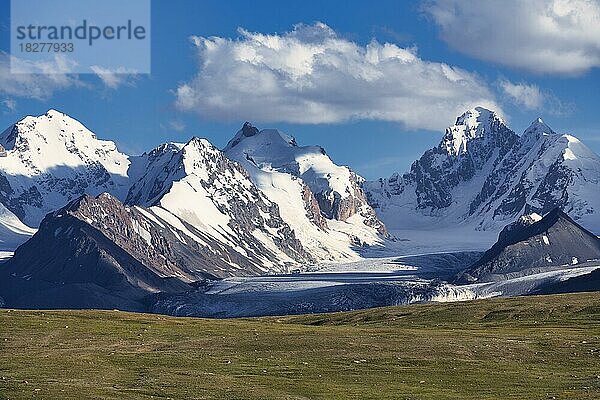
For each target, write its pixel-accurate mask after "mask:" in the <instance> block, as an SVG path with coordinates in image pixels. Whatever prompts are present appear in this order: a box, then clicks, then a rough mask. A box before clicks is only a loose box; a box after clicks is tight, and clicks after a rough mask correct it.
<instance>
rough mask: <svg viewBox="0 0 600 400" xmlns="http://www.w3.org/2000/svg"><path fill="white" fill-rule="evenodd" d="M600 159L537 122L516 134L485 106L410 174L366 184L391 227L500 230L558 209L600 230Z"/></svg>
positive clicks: (469, 115)
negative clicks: (529, 215)
mask: <svg viewBox="0 0 600 400" xmlns="http://www.w3.org/2000/svg"><path fill="white" fill-rule="evenodd" d="M599 183H600V157H598V156H597V155H596V154H594V153H593V152H592V151H591V150H589V149H588V148H587V147H586V146H585V145H583V144H582V143H581V142H580V141H579V140H577V139H576V138H575V137H573V136H571V135H561V134H557V133H555V132H554V131H552V130H551V129H550V128H549V127H548V126H547V125H545V124H544V123H543V122H542V120H541V119H537V120H535V121H534V122H533V123H532V125H531V126H530V127H529V128H528V129H527V130H526V131H525V133H524V134H523V135H522V136H518V135H516V134H515V133H514V132H513V131H512V130H510V129H509V128H508V127H507V126H506V124H505V122H504V121H503V120H502V118H500V117H499V116H498V115H497V114H496V113H494V112H492V111H490V110H486V109H484V108H481V107H477V108H475V109H472V110H469V111H467V112H466V113H465V114H463V115H462V116H460V117H458V119H457V120H456V123H455V125H453V126H451V127H449V128H448V129H447V130H446V133H445V135H444V137H443V138H442V141H441V142H440V144H439V145H438V146H436V147H434V148H432V149H430V150H428V151H426V152H425V153H424V154H423V155H422V156H421V157H420V158H419V159H418V160H417V161H415V162H414V163H413V164H412V167H411V169H410V171H409V172H407V173H405V174H402V175H401V174H394V175H392V176H391V177H390V178H387V179H380V180H378V181H371V182H366V183H365V184H364V188H365V191H366V192H367V195H368V197H369V200H370V202H371V204H372V205H373V206H374V208H375V209H376V210H377V212H378V215H379V216H380V217H381V219H382V220H383V221H384V222H385V223H386V225H387V226H388V228H389V229H391V230H401V229H405V230H406V229H414V230H420V229H430V228H431V227H432V226H436V227H437V229H438V230H443V229H445V228H452V229H455V228H456V227H458V226H463V227H466V228H467V230H471V231H473V230H479V231H490V232H498V231H499V230H500V229H501V228H502V227H503V226H505V225H506V224H508V223H510V222H512V221H514V220H516V219H517V218H518V217H519V216H521V215H523V214H530V213H533V212H537V213H540V214H544V213H547V212H548V211H550V210H552V209H554V208H555V207H559V208H561V209H562V210H564V211H565V212H567V213H568V214H569V215H570V216H571V217H573V218H574V219H575V220H576V221H577V222H578V223H580V224H582V225H583V226H585V227H586V228H588V229H590V230H592V231H594V232H600V185H599Z"/></svg>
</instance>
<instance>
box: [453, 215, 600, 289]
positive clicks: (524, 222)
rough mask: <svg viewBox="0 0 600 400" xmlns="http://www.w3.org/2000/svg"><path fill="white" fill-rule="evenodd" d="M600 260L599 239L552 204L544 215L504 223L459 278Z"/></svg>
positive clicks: (515, 274) (498, 277) (469, 279)
mask: <svg viewBox="0 0 600 400" xmlns="http://www.w3.org/2000/svg"><path fill="white" fill-rule="evenodd" d="M592 260H600V240H599V239H598V238H597V237H596V236H595V235H594V234H592V233H590V232H589V231H587V230H586V229H584V228H583V227H581V226H580V225H578V224H577V223H575V222H574V221H573V220H572V219H571V218H570V217H569V216H568V215H567V214H565V213H564V212H562V211H561V210H560V209H558V208H556V209H554V210H552V211H551V212H549V213H548V214H547V215H546V216H545V217H544V218H540V217H539V215H537V214H534V215H533V216H529V217H524V218H521V219H520V220H519V221H517V222H514V223H512V224H510V225H508V226H506V227H505V228H504V229H503V230H502V232H500V235H499V237H498V241H497V242H496V244H494V246H492V248H491V249H489V250H488V251H487V252H485V253H484V255H483V256H482V257H481V259H480V260H478V261H477V262H475V263H474V264H473V265H472V266H470V267H469V268H467V269H466V270H465V271H464V272H462V273H461V274H459V277H458V281H459V282H463V283H464V282H473V281H477V282H486V281H495V280H502V279H507V278H508V277H518V276H523V275H529V274H531V273H539V272H544V271H546V270H552V269H556V268H557V267H563V268H564V267H568V266H577V265H579V264H583V263H586V262H588V261H592Z"/></svg>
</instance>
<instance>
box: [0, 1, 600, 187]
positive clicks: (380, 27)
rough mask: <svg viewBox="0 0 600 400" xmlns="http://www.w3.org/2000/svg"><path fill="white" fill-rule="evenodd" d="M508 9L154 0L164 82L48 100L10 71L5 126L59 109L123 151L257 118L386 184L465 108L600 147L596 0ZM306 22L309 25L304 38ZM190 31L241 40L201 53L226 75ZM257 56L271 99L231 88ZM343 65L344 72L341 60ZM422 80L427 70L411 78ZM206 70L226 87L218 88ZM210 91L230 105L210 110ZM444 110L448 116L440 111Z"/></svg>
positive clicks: (4, 80)
mask: <svg viewBox="0 0 600 400" xmlns="http://www.w3.org/2000/svg"><path fill="white" fill-rule="evenodd" d="M323 3H325V4H323ZM494 3H495V4H498V3H500V2H486V1H483V2H477V3H473V4H478V6H477V7H475V10H473V7H468V8H464V9H463V7H462V6H461V4H465V2H457V3H454V2H453V1H448V2H444V3H438V2H437V1H426V2H418V1H417V2H399V1H378V2H359V1H353V2H347V1H328V2H322V1H305V2H290V3H289V4H285V5H283V4H282V2H275V1H255V2H247V1H227V2H224V1H191V0H189V1H187V0H181V1H166V0H165V1H160V0H155V1H152V73H151V74H150V75H140V76H135V77H132V76H118V77H117V80H112V81H111V80H110V79H108V78H110V77H105V78H106V80H105V81H103V80H102V79H100V78H99V77H98V76H96V75H94V74H80V75H77V76H76V77H75V78H73V79H74V80H70V81H66V82H62V83H56V84H54V85H50V84H49V85H48V87H46V92H45V94H44V96H42V97H41V98H39V97H40V96H38V98H34V97H33V96H32V95H31V94H30V93H28V91H27V90H24V88H23V85H21V86H19V85H18V84H16V83H14V82H13V81H11V77H10V74H9V73H8V72H7V71H6V68H5V69H4V70H2V69H0V102H1V103H0V126H2V128H4V127H8V126H9V125H10V124H12V123H14V122H15V121H17V120H19V119H21V118H22V117H23V116H25V115H36V114H42V113H44V112H45V111H46V110H47V109H49V108H55V109H58V110H60V111H63V112H65V113H67V114H69V115H71V116H73V117H74V118H77V119H78V120H80V121H81V122H83V123H84V124H85V125H86V126H88V128H90V129H91V130H93V131H94V132H95V133H96V134H97V135H98V136H99V137H100V138H103V139H110V140H114V141H116V142H117V144H118V145H119V148H120V149H121V150H123V151H125V152H128V153H141V152H143V151H145V150H149V149H151V148H152V147H154V146H156V145H158V144H160V143H162V142H165V141H186V140H187V139H189V138H190V137H191V136H201V137H206V138H208V139H209V140H210V141H211V142H212V143H213V144H215V145H217V146H218V147H223V146H224V145H225V144H226V143H227V141H228V140H229V139H230V138H231V137H232V136H233V135H234V134H235V132H236V131H237V129H239V127H240V126H241V125H242V123H243V122H244V121H245V120H249V121H251V122H253V123H254V124H255V125H257V126H258V127H260V128H266V127H275V128H279V129H280V130H283V131H285V132H286V133H289V134H291V135H293V136H295V137H296V138H297V141H298V142H299V143H300V144H319V145H322V146H323V147H324V148H325V149H326V150H327V152H328V153H329V154H330V155H331V156H332V158H333V159H334V161H336V162H337V163H341V164H346V165H350V166H351V167H352V168H353V169H355V170H356V171H357V172H359V173H360V174H362V175H363V176H365V177H367V178H369V179H372V178H377V177H380V176H388V175H390V174H391V173H392V172H394V171H404V170H406V169H407V168H408V167H409V165H410V163H411V162H412V161H413V160H414V159H415V158H417V157H418V156H419V155H420V154H421V153H422V152H423V151H424V150H426V149H427V148H429V147H431V146H433V145H435V144H437V143H438V142H439V139H440V137H441V135H442V133H443V128H444V126H448V125H451V124H452V123H453V119H454V118H455V117H456V116H457V115H456V114H457V111H454V109H455V108H456V109H457V110H458V109H460V105H461V104H463V103H464V104H467V103H469V101H478V99H479V98H481V99H483V100H486V101H489V102H491V103H493V104H494V105H497V106H498V108H499V109H501V110H502V112H503V114H504V116H505V118H506V119H507V120H508V122H509V126H510V127H511V128H512V129H513V130H515V131H516V132H517V133H521V132H522V131H523V130H524V129H525V128H526V127H527V126H528V125H529V123H530V122H531V121H532V120H533V119H535V118H537V117H538V116H541V117H542V118H543V119H544V120H545V121H546V122H547V123H548V125H550V126H551V127H552V128H553V129H554V130H556V131H558V132H569V133H572V134H574V135H575V136H577V137H579V138H580V139H582V140H583V141H584V142H585V143H586V144H587V145H588V146H589V147H591V148H592V149H593V150H594V151H596V152H600V129H599V128H598V126H599V124H598V111H597V110H598V99H599V97H600V95H599V94H598V89H600V71H599V69H598V66H599V65H600V43H599V40H600V39H599V38H600V35H597V33H598V32H597V31H596V30H595V29H596V28H594V26H600V21H599V20H598V15H599V14H598V13H597V11H598V10H599V9H600V5H599V4H598V2H597V1H591V2H586V1H584V0H581V1H580V2H579V3H581V4H579V3H578V1H575V3H576V4H575V6H577V7H576V8H575V9H572V10H571V9H569V10H564V9H562V8H560V7H559V4H558V3H556V4H555V2H554V1H550V0H549V1H541V0H540V1H532V2H531V3H530V4H531V7H519V10H518V12H517V11H515V10H513V9H511V7H512V6H511V5H510V4H509V3H510V1H509V2H507V3H504V4H505V6H504V7H503V9H502V10H498V9H495V5H494ZM517 6H518V5H517ZM536 7H537V8H536ZM586 7H588V8H586ZM541 12H547V13H550V16H551V17H554V19H553V20H552V24H551V26H550V28H548V27H543V26H541V27H539V29H537V28H536V26H537V25H536V24H537V22H535V21H537V19H536V18H537V17H539V15H540V13H541ZM519 13H520V14H519ZM547 16H548V15H546V17H547ZM465 21H469V22H468V23H466V22H465ZM317 22H320V23H322V24H325V25H317ZM534 22H535V23H534ZM297 24H304V28H294V26H295V25H297ZM511 24H516V25H511ZM9 25H10V20H9V2H8V1H7V0H1V8H0V29H1V30H2V31H1V35H0V36H1V37H0V50H1V51H2V52H3V54H4V56H6V54H7V53H9V51H10V49H9V47H10V45H9V43H10V40H9V32H8V30H9ZM529 25H531V26H529ZM465 26H466V28H465ZM488 26H493V27H494V29H495V30H494V31H493V32H491V31H490V30H489V29H488V28H487V27H488ZM532 26H533V27H532ZM524 27H528V29H525V28H524ZM239 28H243V29H244V30H245V31H247V32H248V33H247V34H244V33H243V32H241V31H240V30H239ZM503 29H504V31H503ZM536 29H537V30H536ZM290 32H292V34H290ZM257 34H268V35H271V37H272V38H278V39H281V42H282V44H281V46H282V47H281V52H283V51H286V52H287V53H286V54H287V56H286V57H287V58H285V59H282V58H280V56H281V54H277V51H275V52H273V51H272V50H273V49H266V50H265V48H264V46H259V44H257V41H259V40H260V38H259V37H258V36H257ZM332 35H333V36H332ZM465 35H467V36H465ZM192 36H195V37H198V38H205V39H206V40H211V39H208V38H210V37H218V38H223V39H232V40H231V41H227V40H225V41H224V42H214V41H213V42H211V43H216V44H215V46H217V48H218V50H219V51H218V52H215V53H214V54H204V55H203V57H204V59H209V60H210V61H211V62H212V65H213V66H212V67H210V68H203V67H202V65H201V64H200V63H199V54H200V52H201V50H199V49H200V47H197V46H196V45H194V43H193V42H192V40H190V37H192ZM315 37H316V39H315ZM499 37H500V38H499ZM332 38H333V39H332ZM199 40H200V39H199ZM328 40H329V41H328ZM373 41H376V43H377V46H375V45H372V43H374V42H373ZM196 43H198V40H197V41H196ZM203 43H204V42H203ZM315 43H317V47H319V46H321V47H325V48H326V50H325V54H326V56H327V57H328V58H327V57H325V56H323V57H322V59H325V60H326V62H325V61H324V62H322V64H319V65H317V64H315V65H312V68H311V69H310V71H308V72H307V71H304V70H302V68H304V66H305V64H302V63H301V62H300V63H299V64H297V65H296V64H294V63H295V62H296V60H297V59H298V57H299V56H297V55H296V54H294V51H297V52H300V53H301V52H306V51H308V49H313V48H314V45H315ZM323 43H329V44H325V45H324V44H323ZM386 43H390V44H391V45H393V47H389V48H387V49H388V50H389V49H391V51H393V52H394V56H393V57H392V58H393V59H391V61H390V60H387V61H385V62H384V61H381V62H380V64H377V65H376V66H374V67H373V65H372V64H370V61H365V59H364V57H362V56H361V55H359V56H357V55H356V54H355V53H354V52H353V51H352V50H348V51H345V50H344V51H345V52H344V51H341V50H339V48H341V47H343V46H349V45H353V46H355V47H356V48H357V49H359V52H360V51H366V49H367V47H368V46H369V45H370V44H371V48H375V47H376V48H377V49H378V51H379V53H378V54H379V57H385V54H387V53H386V50H385V49H386V48H384V46H385V44H386ZM257 46H258V47H257ZM328 46H329V47H328ZM321 47H319V48H321ZM248 48H250V49H251V50H252V51H254V52H257V54H259V56H260V57H261V60H264V61H261V62H262V63H263V64H264V65H263V64H260V65H258V64H256V63H255V64H256V65H253V66H252V68H254V69H251V70H250V71H258V72H260V73H261V74H262V73H265V74H267V75H265V76H267V78H265V79H267V80H266V81H260V82H258V83H261V85H260V86H261V87H260V88H257V89H253V85H255V84H257V82H255V81H254V76H252V77H251V78H250V79H249V80H248V81H247V82H249V86H251V87H250V88H240V87H233V86H231V82H228V81H227V79H228V77H230V76H244V75H243V74H244V73H245V72H246V69H245V68H246V65H245V64H244V63H243V62H240V61H239V60H237V59H235V55H236V54H238V53H239V51H240V49H248ZM311 51H312V50H311ZM318 51H320V50H318ZM338 51H339V53H338ZM253 54H254V53H253ZM302 54H304V53H302ZM398 54H400V55H398ZM340 59H341V60H342V61H341V63H340V64H339V65H338V64H335V62H334V61H332V60H340ZM382 59H383V58H382ZM290 60H291V61H290ZM332 62H333V64H335V66H334V67H332V66H331V65H332ZM279 63H283V64H282V65H280V64H279ZM325 64H326V65H325ZM345 64H347V65H345ZM441 64H444V65H446V66H449V67H450V68H453V69H456V70H457V71H459V72H458V73H459V74H464V75H465V76H466V78H465V81H464V82H463V81H459V82H458V83H457V82H450V81H448V82H446V81H445V79H446V77H447V75H448V74H447V73H445V72H443V71H445V69H444V68H445V67H441ZM215 65H216V67H215ZM409 65H410V67H409ZM371 67H373V68H372V69H371ZM211 68H212V69H211ZM298 68H299V69H298ZM365 68H366V69H367V72H364V71H365ZM404 68H410V69H407V70H405V71H404V70H403V69H404ZM282 71H283V72H282ZM298 71H299V72H298ZM357 71H359V72H357ZM399 71H400V72H399ZM402 71H404V72H402ZM440 71H441V72H440ZM363 72H364V74H367V75H368V74H374V75H373V76H375V78H373V79H374V80H373V79H371V78H370V76H371V75H369V77H367V78H364V76H363V75H361V78H358V79H356V80H355V79H353V78H352V77H354V76H355V74H356V73H359V74H363ZM269 74H275V75H274V76H276V79H277V80H276V81H274V82H275V83H273V85H274V86H273V87H272V88H270V86H269V84H268V83H264V85H262V82H272V81H271V80H272V79H275V78H272V77H271V75H269ZM411 74H413V75H415V76H416V75H421V74H423V75H426V76H425V78H418V77H415V79H414V82H411V81H413V79H412V76H413V75H411ZM453 74H454V73H453ZM2 75H4V76H2ZM208 75H210V76H211V77H214V79H211V80H208V79H207V76H208ZM256 75H257V76H258V73H257V74H256ZM42 78H43V77H42ZM363 78H364V79H363ZM438 78H439V79H440V81H439V82H436V83H435V84H434V83H432V85H434V86H430V83H431V82H432V81H436V80H437V79H438ZM361 79H362V80H361ZM419 79H422V80H419ZM221 80H222V81H221ZM407 81H408V82H407ZM73 82H75V83H73ZM245 82H246V81H245ZM299 82H300V83H299ZM356 82H358V83H356ZM374 82H375V83H374ZM377 82H379V83H377ZM382 82H383V83H382ZM386 82H387V84H386ZM355 83H356V87H354V86H353V85H355ZM290 84H292V85H300V84H302V85H305V86H309V87H310V88H311V89H310V90H305V89H304V87H305V86H303V89H297V87H296V86H294V88H292V89H291V90H292V91H291V92H288V91H286V90H288V89H289V88H288V86H289V85H290ZM228 85H230V86H228ZM278 85H280V86H278ZM184 88H185V89H186V90H185V91H184V90H183V89H184ZM221 89H222V91H221ZM300 92H302V93H300ZM282 93H283V96H287V95H286V93H291V95H289V96H288V97H286V98H285V99H284V101H283V104H282V102H281V101H279V100H277V101H275V100H273V99H274V98H276V96H281V95H282ZM211 96H212V97H211ZM440 96H441V98H440ZM207 97H211V98H216V100H218V101H220V102H222V103H223V104H221V105H219V106H215V105H214V103H210V104H209V103H208V101H207V100H205V98H207ZM288 98H289V100H288ZM315 99H319V100H315ZM413 99H414V100H413ZM287 103H289V104H287ZM228 104H229V105H230V106H229V108H228V106H227V105H228ZM296 104H298V105H299V106H298V107H297V108H296V107H295V105H296ZM315 104H317V108H316V111H315V108H314V107H313V106H314V105H315ZM445 104H447V110H446V111H444V112H440V110H442V109H443V108H444V105H445ZM469 104H470V103H469ZM280 107H281V108H280ZM382 110H383V111H382ZM304 117H306V119H305V120H303V118H304Z"/></svg>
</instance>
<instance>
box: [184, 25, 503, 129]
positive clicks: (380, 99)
mask: <svg viewBox="0 0 600 400" xmlns="http://www.w3.org/2000/svg"><path fill="white" fill-rule="evenodd" d="M239 33H240V37H239V38H237V39H229V38H222V37H192V42H193V43H194V45H195V46H196V48H197V50H198V62H199V67H198V69H199V70H198V73H197V74H196V75H195V76H194V77H193V78H192V79H191V80H190V81H189V82H186V83H183V84H181V85H180V86H179V87H178V88H177V89H176V91H175V95H176V105H177V107H178V108H179V109H181V110H186V111H193V112H197V113H198V114H200V115H201V116H203V117H205V118H209V119H216V120H253V121H257V122H290V123H304V124H317V123H338V122H344V121H348V120H357V119H372V120H385V121H396V122H400V123H402V124H404V125H405V126H407V127H409V128H416V129H435V130H439V129H443V128H444V127H446V126H447V125H448V124H449V123H450V122H452V121H453V120H454V119H455V118H456V116H457V115H459V114H461V113H462V112H464V111H465V110H466V109H468V108H471V107H474V106H477V105H482V106H485V107H489V108H492V109H496V110H498V111H499V112H502V111H501V110H500V107H499V106H498V105H497V103H496V101H495V96H494V94H493V93H492V91H491V90H490V88H489V87H488V85H487V84H486V83H485V82H483V81H482V79H481V78H480V77H479V76H478V75H477V74H474V73H471V72H469V71H465V70H463V69H461V68H457V67H454V66H451V65H448V64H444V63H438V62H430V61H426V60H423V59H421V58H420V57H419V56H418V54H417V50H416V49H415V48H402V47H399V46H397V45H395V44H390V43H383V44H382V43H379V42H377V41H375V40H373V41H371V42H370V43H369V44H367V45H366V46H363V45H360V44H357V43H355V42H352V41H350V40H348V39H345V38H343V37H341V36H339V35H338V34H336V33H335V32H334V31H333V30H332V29H331V28H330V27H328V26H327V25H325V24H323V23H315V24H314V25H302V24H300V25H296V26H295V27H294V28H293V30H292V31H291V32H287V33H284V34H262V33H254V32H248V31H246V30H243V29H240V30H239Z"/></svg>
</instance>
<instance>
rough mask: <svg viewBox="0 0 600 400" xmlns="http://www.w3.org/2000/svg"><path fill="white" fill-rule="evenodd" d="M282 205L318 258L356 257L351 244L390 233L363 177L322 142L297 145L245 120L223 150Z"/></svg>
mask: <svg viewBox="0 0 600 400" xmlns="http://www.w3.org/2000/svg"><path fill="white" fill-rule="evenodd" d="M224 152H225V154H226V155H227V157H229V158H231V159H234V160H237V161H238V162H240V163H241V164H242V165H243V166H244V167H245V169H246V170H247V171H248V172H249V174H250V177H251V178H252V181H253V182H254V184H255V185H256V186H257V187H258V188H259V189H260V190H261V191H262V192H263V193H264V194H265V195H266V197H268V198H269V199H270V200H272V201H274V202H275V203H277V204H278V205H279V209H280V211H281V216H282V218H283V219H284V220H285V221H286V222H287V223H288V224H289V225H290V227H292V229H294V231H295V232H296V234H297V236H298V239H299V240H300V241H301V242H302V244H303V245H304V247H305V248H306V249H307V250H308V251H309V252H310V253H311V254H313V255H315V256H316V257H317V258H318V259H319V260H332V261H333V260H340V259H351V258H356V257H357V253H356V252H355V251H354V250H353V247H355V246H357V245H363V244H368V245H374V244H381V243H382V239H383V237H385V235H386V234H387V232H386V228H385V225H384V224H383V223H382V222H381V221H380V220H379V219H378V218H377V216H376V214H375V212H374V210H373V209H372V208H371V206H370V205H369V204H368V202H367V200H366V197H365V195H364V192H363V191H362V189H361V183H362V181H363V180H362V178H361V177H359V176H358V175H356V174H355V173H354V172H353V171H351V170H350V169H349V168H348V167H345V166H339V165H336V164H335V163H333V161H332V160H331V159H330V158H329V156H328V155H327V153H326V152H325V150H324V149H323V148H321V147H318V146H299V145H298V144H297V143H296V140H295V139H294V138H293V137H291V136H288V135H286V134H284V133H282V132H280V131H278V130H276V129H264V130H259V129H257V128H256V127H254V126H252V125H251V124H250V123H248V122H246V123H245V124H244V126H243V127H242V129H240V131H238V132H237V134H236V135H235V136H234V138H233V139H231V140H230V141H229V143H228V144H227V146H226V147H225V149H224Z"/></svg>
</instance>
